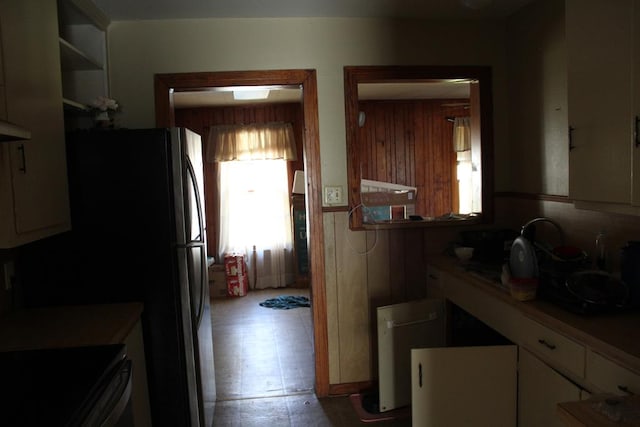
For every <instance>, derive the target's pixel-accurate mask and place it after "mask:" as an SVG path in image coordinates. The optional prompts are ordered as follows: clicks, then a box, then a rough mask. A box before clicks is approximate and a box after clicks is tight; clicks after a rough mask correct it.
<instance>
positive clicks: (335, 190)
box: [324, 185, 342, 205]
mask: <svg viewBox="0 0 640 427" xmlns="http://www.w3.org/2000/svg"><path fill="white" fill-rule="evenodd" d="M324 203H325V204H327V205H339V204H341V203H342V187H340V186H329V185H327V186H326V187H324Z"/></svg>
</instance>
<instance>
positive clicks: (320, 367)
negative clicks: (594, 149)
mask: <svg viewBox="0 0 640 427" xmlns="http://www.w3.org/2000/svg"><path fill="white" fill-rule="evenodd" d="M267 85H300V87H301V88H302V108H303V121H304V123H303V126H304V131H303V139H304V141H303V157H304V169H305V174H306V178H307V192H306V194H307V197H306V210H307V226H308V229H307V239H308V247H309V262H310V265H309V268H310V273H311V281H310V283H311V285H310V286H311V289H310V292H311V312H312V320H313V340H314V359H315V360H314V361H315V393H316V395H317V396H318V397H325V396H328V395H329V349H328V332H327V300H326V292H325V280H324V233H323V225H322V198H321V196H322V181H321V174H320V167H321V165H320V136H319V127H318V89H317V82H316V71H315V70H265V71H220V72H198V73H176V74H156V75H155V79H154V88H155V109H156V125H157V126H158V127H172V126H175V114H174V104H173V92H174V91H179V90H195V89H198V88H208V87H220V86H267Z"/></svg>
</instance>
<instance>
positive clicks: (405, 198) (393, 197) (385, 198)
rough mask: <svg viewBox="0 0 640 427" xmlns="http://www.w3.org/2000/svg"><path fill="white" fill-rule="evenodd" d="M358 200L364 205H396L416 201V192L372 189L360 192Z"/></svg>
mask: <svg viewBox="0 0 640 427" xmlns="http://www.w3.org/2000/svg"><path fill="white" fill-rule="evenodd" d="M360 202H362V204H363V205H364V206H398V205H410V204H415V203H416V192H415V191H414V190H405V191H372V192H368V193H360Z"/></svg>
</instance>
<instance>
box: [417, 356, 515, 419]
mask: <svg viewBox="0 0 640 427" xmlns="http://www.w3.org/2000/svg"><path fill="white" fill-rule="evenodd" d="M516 359H517V348H516V346H514V345H499V346H479V347H450V348H427V349H413V350H411V373H412V377H411V416H412V425H413V426H416V427H417V426H420V427H431V426H433V427H437V426H449V427H454V426H478V427H483V426H486V427H500V426H510V427H511V426H515V425H516V387H517V377H516Z"/></svg>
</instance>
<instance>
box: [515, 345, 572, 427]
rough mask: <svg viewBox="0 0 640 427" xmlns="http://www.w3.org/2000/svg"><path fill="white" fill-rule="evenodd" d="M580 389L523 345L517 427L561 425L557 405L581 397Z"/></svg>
mask: <svg viewBox="0 0 640 427" xmlns="http://www.w3.org/2000/svg"><path fill="white" fill-rule="evenodd" d="M580 392H581V389H580V388H579V387H578V386H576V385H575V384H573V383H572V382H571V381H569V380H567V379H566V378H565V377H563V376H562V375H560V374H559V373H557V372H556V371H555V370H554V369H552V368H551V367H549V366H548V365H546V364H545V363H543V362H542V361H541V360H540V359H538V358H537V357H535V356H534V355H533V354H532V353H530V352H529V351H527V350H525V349H523V348H522V347H520V354H519V360H518V427H529V426H531V427H539V426H545V427H550V426H558V427H562V426H563V424H562V422H561V421H560V419H559V418H558V417H557V415H556V411H557V409H556V405H557V404H558V403H560V402H570V401H575V400H580V396H581V393H580Z"/></svg>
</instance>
